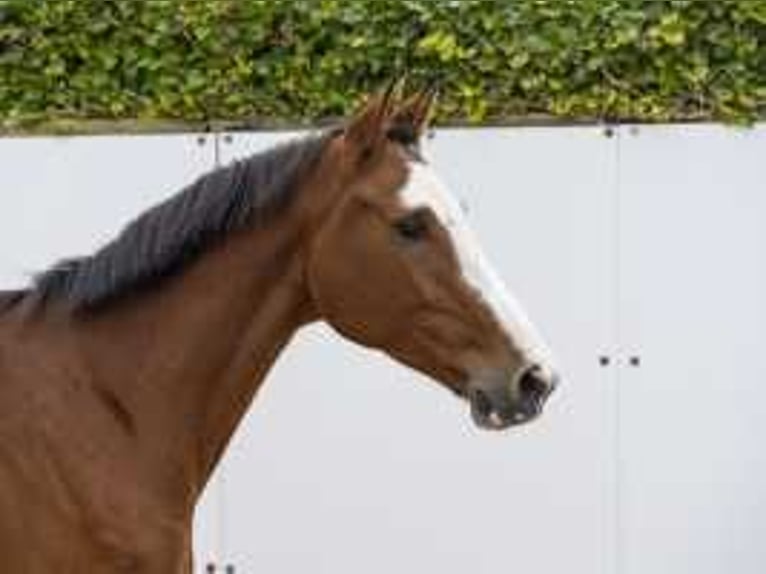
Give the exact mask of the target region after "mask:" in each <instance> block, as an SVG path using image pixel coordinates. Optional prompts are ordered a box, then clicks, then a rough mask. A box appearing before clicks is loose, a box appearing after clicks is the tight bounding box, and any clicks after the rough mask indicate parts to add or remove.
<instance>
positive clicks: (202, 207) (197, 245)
mask: <svg viewBox="0 0 766 574" xmlns="http://www.w3.org/2000/svg"><path fill="white" fill-rule="evenodd" d="M337 133H338V132H337V130H330V131H325V132H322V133H319V134H313V135H309V136H305V137H303V138H299V139H295V140H292V141H290V142H287V143H284V144H281V145H278V146H276V147H273V148H271V149H268V150H266V151H264V152H261V153H257V154H255V155H252V156H250V157H248V158H246V159H242V160H239V161H235V162H233V163H232V164H230V165H228V166H225V167H221V168H218V169H215V170H213V171H212V172H210V173H208V174H206V175H203V176H202V177H200V178H199V179H197V180H196V181H195V182H194V183H192V184H191V185H189V186H188V187H186V188H184V189H182V190H181V191H180V192H178V193H177V194H176V195H174V196H172V197H170V198H169V199H167V200H166V201H164V202H162V203H160V204H158V205H156V206H155V207H153V208H151V209H149V210H148V211H146V212H144V213H143V214H142V215H140V216H139V217H138V218H137V219H135V220H134V221H133V222H132V223H130V224H128V225H127V227H125V228H124V229H123V231H122V232H121V233H120V234H119V235H118V236H117V237H116V238H115V239H114V240H112V241H111V242H109V243H108V244H106V245H105V246H103V247H102V248H101V249H99V250H98V251H97V252H96V253H94V254H93V255H89V256H85V257H78V258H74V259H66V260H63V261H61V262H59V263H57V264H55V265H54V266H53V267H51V268H50V269H48V270H47V271H44V272H42V273H40V274H39V275H37V276H36V277H35V279H34V282H33V285H32V287H30V288H29V289H28V290H27V291H26V292H25V295H27V296H33V297H35V298H36V299H37V300H38V301H41V302H46V301H50V300H64V301H65V302H66V303H67V304H68V305H69V306H70V307H71V308H72V309H73V310H94V309H95V308H100V307H102V306H104V305H106V304H108V303H111V302H114V301H116V300H118V299H121V298H123V297H125V296H127V295H130V294H132V293H135V292H137V291H139V290H145V289H149V288H152V287H154V286H157V285H159V284H160V283H161V282H162V281H163V280H164V279H166V278H168V277H169V276H172V275H175V274H177V273H179V272H180V271H182V270H183V269H184V268H185V267H187V266H188V265H189V264H190V263H191V262H193V261H194V260H195V259H196V258H198V257H199V256H200V255H201V254H202V253H204V252H205V251H206V250H208V249H209V248H211V247H212V246H213V245H215V244H217V243H218V242H220V241H221V240H223V239H224V238H225V237H226V236H227V235H228V234H230V233H231V232H233V231H236V230H238V229H242V228H244V227H245V226H247V225H251V224H258V223H262V222H264V221H266V220H268V219H269V218H271V217H273V216H275V215H276V214H278V213H279V212H280V211H281V210H282V209H283V208H284V207H286V206H287V205H288V204H289V203H290V202H291V200H292V199H293V198H294V196H295V192H296V189H297V188H298V187H299V183H300V181H301V180H302V178H304V177H305V176H306V175H307V173H308V172H310V171H311V170H312V168H313V167H314V166H315V165H316V163H317V162H318V160H319V158H320V156H321V154H322V152H323V151H324V149H325V147H326V144H327V142H328V140H329V139H331V138H332V137H333V136H334V135H336V134H337ZM18 299H19V297H18V296H16V297H14V301H17V300H18ZM1 306H2V302H0V307H1Z"/></svg>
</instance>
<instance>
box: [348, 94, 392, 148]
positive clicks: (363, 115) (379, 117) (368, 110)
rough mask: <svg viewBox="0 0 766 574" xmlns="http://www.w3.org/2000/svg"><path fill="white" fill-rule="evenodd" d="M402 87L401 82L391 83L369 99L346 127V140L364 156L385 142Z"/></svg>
mask: <svg viewBox="0 0 766 574" xmlns="http://www.w3.org/2000/svg"><path fill="white" fill-rule="evenodd" d="M400 86H401V82H400V81H399V80H394V81H392V82H390V83H389V84H388V86H387V87H386V89H385V90H383V91H381V92H379V93H378V94H376V95H374V96H373V97H371V98H369V99H368V101H367V102H366V104H365V105H364V106H363V107H362V108H361V109H360V110H359V111H358V112H357V113H356V114H354V116H353V118H352V119H351V121H350V122H349V123H348V125H347V126H346V128H345V130H344V139H345V140H346V141H347V142H348V143H350V144H351V145H352V146H354V147H355V148H356V149H358V150H360V153H361V154H362V155H369V154H370V153H372V152H373V151H374V150H375V149H376V148H377V146H379V145H380V144H381V143H382V142H383V141H384V140H385V138H386V129H387V127H388V124H389V121H390V119H391V116H392V115H393V113H394V109H395V108H396V100H397V99H398V95H399V91H400Z"/></svg>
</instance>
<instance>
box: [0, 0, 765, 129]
mask: <svg viewBox="0 0 766 574" xmlns="http://www.w3.org/2000/svg"><path fill="white" fill-rule="evenodd" d="M403 70H406V71H407V72H408V76H409V77H410V78H411V80H412V81H413V82H414V83H417V82H426V81H437V82H438V83H439V84H440V85H441V91H442V98H441V100H440V108H439V110H440V111H439V114H440V119H441V120H442V121H445V122H468V123H498V122H500V123H502V122H507V121H509V120H514V119H518V118H529V117H536V116H544V117H554V118H562V119H565V120H582V119H597V120H612V121H617V120H627V119H629V120H641V121H664V120H688V119H724V120H734V121H738V120H744V121H748V120H753V119H755V118H759V117H764V116H765V115H766V0H710V1H707V0H462V1H458V0H441V1H439V0H292V1H291V0H283V1H276V0H271V1H269V0H0V118H1V120H0V121H1V122H2V127H4V128H5V129H13V128H18V127H24V126H29V125H33V124H35V123H40V122H50V121H56V120H62V119H67V118H74V119H94V118H97V119H126V118H128V119H141V120H144V119H150V120H151V119H154V120H156V119H162V120H166V119H167V120H183V121H195V122H200V121H209V120H231V121H241V122H263V121H268V122H277V123H280V122H285V123H306V122H316V121H319V120H322V119H327V118H333V117H337V116H341V115H343V114H345V113H347V112H348V110H349V109H350V108H351V107H353V106H354V105H355V104H356V103H357V102H358V99H359V97H360V95H361V94H363V93H365V92H367V91H368V90H370V89H373V88H375V87H377V86H380V85H381V84H382V83H383V82H384V81H385V80H386V79H387V78H389V77H391V76H392V75H395V74H398V73H400V72H402V71H403Z"/></svg>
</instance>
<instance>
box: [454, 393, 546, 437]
mask: <svg viewBox="0 0 766 574" xmlns="http://www.w3.org/2000/svg"><path fill="white" fill-rule="evenodd" d="M468 402H469V404H470V410H471V418H472V419H473V422H474V424H476V426H477V427H479V428H481V429H484V430H493V431H499V430H505V429H508V428H510V427H512V426H519V425H522V424H525V423H528V422H531V421H533V420H534V419H536V418H537V417H539V416H540V414H541V413H542V410H543V403H544V401H542V400H530V401H528V402H527V403H526V404H525V405H524V408H523V409H522V410H514V411H512V412H509V413H507V414H505V415H504V414H501V413H500V412H499V411H498V410H497V409H495V408H494V407H493V406H492V405H491V404H490V403H488V402H487V403H483V402H482V399H481V398H480V395H472V396H471V397H470V398H469V399H468Z"/></svg>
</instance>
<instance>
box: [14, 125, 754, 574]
mask: <svg viewBox="0 0 766 574" xmlns="http://www.w3.org/2000/svg"><path fill="white" fill-rule="evenodd" d="M283 137H286V136H285V134H241V133H237V134H231V136H230V137H226V138H224V137H222V136H221V137H219V138H218V145H219V148H220V154H219V155H220V161H221V162H224V163H225V162H227V161H229V160H230V159H231V158H233V157H236V156H239V155H242V154H247V153H251V152H252V151H255V150H257V149H263V148H264V147H266V146H268V145H270V144H271V143H273V142H274V141H276V140H279V139H281V138H283ZM213 143H214V142H212V141H210V138H208V140H207V141H203V142H201V143H200V142H199V141H198V138H197V137H196V136H149V137H108V138H61V139H25V140H17V139H6V140H0V285H2V284H5V285H13V284H19V283H23V282H24V281H25V280H26V279H25V276H26V274H27V273H28V272H30V271H32V270H34V269H39V268H42V267H44V266H46V265H48V264H50V263H51V262H53V260H55V259H57V258H59V257H63V256H66V255H73V254H77V253H80V252H83V251H89V250H92V249H93V248H95V247H96V246H97V245H98V244H99V243H100V242H101V241H103V240H104V239H105V238H107V237H109V236H110V235H111V234H112V233H113V232H114V231H116V230H117V228H118V227H119V226H120V225H121V224H123V223H125V222H126V221H127V220H128V219H129V218H130V217H132V216H133V215H135V214H136V213H138V212H139V211H140V210H141V209H143V208H144V207H148V206H149V205H150V204H151V203H153V202H156V201H157V200H159V199H161V198H162V197H165V196H167V195H168V194H169V193H172V192H173V191H174V190H176V189H178V188H180V187H181V186H182V185H183V184H184V183H185V182H188V181H189V180H190V179H191V178H192V177H193V175H194V174H196V173H199V172H201V171H204V170H206V169H208V168H210V167H212V166H213V165H214V162H215V154H214V145H213ZM428 147H429V148H430V151H431V155H432V157H433V158H434V161H435V163H436V165H437V167H439V168H440V170H441V171H442V173H443V174H444V176H445V179H446V180H447V181H448V183H450V184H451V186H452V187H453V188H454V189H455V190H456V191H458V193H459V194H460V195H461V196H462V197H463V199H464V201H465V202H466V203H467V205H468V207H469V216H470V218H471V219H472V221H473V222H474V225H475V227H476V228H477V231H478V233H479V235H480V237H481V238H482V239H483V242H484V243H485V245H486V247H487V250H488V251H489V253H490V255H491V256H492V258H493V260H494V261H495V263H496V264H497V266H498V267H499V270H500V272H501V274H502V275H504V276H505V278H506V279H507V281H508V283H509V284H510V285H511V286H512V288H513V289H514V290H515V291H516V292H517V294H518V296H519V298H520V299H521V300H522V301H523V302H525V303H526V304H527V307H528V310H529V313H530V315H531V316H532V318H533V319H534V320H535V321H536V322H537V323H538V324H539V326H540V328H541V330H542V331H543V332H544V333H545V334H546V335H547V337H548V338H549V339H550V342H551V345H552V347H553V348H554V351H555V352H556V353H557V355H559V357H560V361H561V363H562V364H563V367H564V372H565V375H566V381H565V384H564V385H563V386H562V388H561V389H560V391H559V392H557V395H556V396H555V397H554V399H553V400H552V402H551V404H550V407H549V409H548V412H547V414H546V415H545V417H544V418H543V419H541V420H540V421H539V422H537V423H535V424H534V425H531V426H529V427H525V428H521V429H516V430H513V431H511V432H509V433H507V434H504V435H501V436H498V435H495V436H493V435H488V434H485V433H481V432H478V431H475V430H474V429H473V428H472V427H471V426H470V422H469V420H468V416H467V413H466V412H465V408H464V406H463V405H461V404H460V403H459V402H458V401H456V400H455V399H454V398H453V397H452V396H450V395H449V394H448V393H445V392H443V391H441V390H439V389H437V388H435V387H434V385H432V384H431V383H429V382H427V381H426V380H424V379H423V378H422V377H420V376H419V375H417V374H414V373H412V372H410V371H407V370H406V369H404V368H403V367H400V366H398V365H395V364H393V363H391V362H390V361H388V360H387V359H385V358H383V357H381V356H378V355H376V354H372V353H369V352H366V351H362V350H360V349H357V348H355V347H353V346H352V345H350V344H348V343H345V342H343V341H341V340H340V339H339V338H338V337H337V336H336V335H334V334H333V333H332V332H330V331H329V329H326V328H323V327H316V328H311V329H308V330H306V331H305V332H304V333H303V334H302V335H301V336H299V338H298V340H296V341H295V342H294V343H293V345H292V346H291V347H290V348H289V349H288V351H287V352H286V353H285V355H284V356H283V357H282V358H281V360H280V361H279V363H278V364H277V366H276V367H275V369H274V371H273V373H272V375H271V377H270V378H269V380H268V382H267V384H266V386H265V388H264V390H263V392H262V393H261V395H260V397H259V400H258V402H257V404H256V406H255V407H254V408H253V409H252V411H251V413H250V415H249V416H248V417H247V419H246V420H245V421H244V422H243V425H242V427H241V428H240V430H239V432H238V433H237V435H236V437H235V439H234V441H233V444H232V447H231V449H230V451H229V453H228V456H227V457H226V460H225V461H224V464H223V465H222V467H221V468H220V469H219V472H218V473H217V475H216V479H215V481H214V482H213V484H212V485H211V488H210V489H209V491H208V492H207V493H206V498H205V502H204V504H203V506H202V510H201V511H200V518H199V520H198V523H197V537H198V541H199V545H198V556H199V558H200V561H199V565H198V566H199V571H202V566H203V565H204V564H205V562H206V561H208V560H210V561H213V562H215V563H216V564H218V565H219V566H220V567H221V568H222V567H223V566H224V565H226V564H230V565H233V566H235V567H236V572H247V573H249V572H263V571H265V572H269V573H280V572H284V573H292V572H327V573H328V574H329V573H332V574H343V573H347V572H348V573H351V572H360V571H361V572H365V573H377V572H380V573H384V572H385V573H390V572H418V571H438V572H440V573H444V574H449V573H453V572H454V573H457V572H461V573H462V572H472V573H483V572H496V571H497V570H498V569H501V570H502V569H505V570H508V571H511V570H517V571H524V572H525V573H527V574H559V573H560V572H562V571H572V572H587V573H589V574H591V573H592V574H600V573H604V574H606V573H609V574H612V573H614V574H617V573H620V574H623V573H630V574H634V573H635V574H638V573H642V574H643V573H645V572H651V573H652V574H663V573H665V572H667V573H668V574H671V573H672V574H686V573H688V574H692V573H693V574H699V573H702V574H713V573H715V574H719V573H720V574H723V573H724V572H728V571H729V567H731V568H733V570H736V571H737V572H738V573H741V572H744V573H746V574H748V573H753V574H755V573H756V572H758V573H760V572H762V571H763V567H764V565H766V550H764V549H763V548H761V545H760V543H759V541H760V540H762V539H763V538H764V535H765V534H766V490H764V487H763V484H766V449H763V448H760V441H759V437H760V436H763V435H764V434H766V433H764V431H766V390H764V388H765V387H764V386H763V385H762V384H761V383H762V382H764V378H765V377H764V375H766V358H764V355H763V353H761V352H760V343H761V341H764V340H766V337H765V336H764V335H766V305H764V303H763V301H764V299H763V297H762V296H761V293H763V291H764V290H763V287H765V286H766V242H764V239H766V238H765V237H764V231H763V229H764V226H763V225H762V222H763V221H766V193H765V192H766V162H765V161H764V160H763V158H764V157H766V126H759V127H757V128H756V129H754V130H748V131H743V130H738V129H729V128H722V127H719V126H705V125H701V126H655V127H638V128H636V127H629V126H626V127H621V128H618V129H617V130H616V132H615V134H614V137H607V135H606V134H605V132H604V130H603V129H602V128H598V127H578V128H515V129H510V128H509V129H482V130H444V131H440V132H439V133H438V135H437V136H436V138H435V139H434V140H433V141H431V142H429V145H428ZM632 356H636V357H638V358H639V359H640V364H639V365H638V366H632V365H631V364H630V361H629V359H630V357H632ZM601 357H605V358H608V359H609V364H608V365H602V364H601V363H600V358H601Z"/></svg>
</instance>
